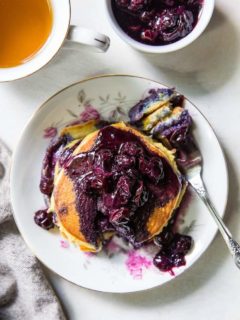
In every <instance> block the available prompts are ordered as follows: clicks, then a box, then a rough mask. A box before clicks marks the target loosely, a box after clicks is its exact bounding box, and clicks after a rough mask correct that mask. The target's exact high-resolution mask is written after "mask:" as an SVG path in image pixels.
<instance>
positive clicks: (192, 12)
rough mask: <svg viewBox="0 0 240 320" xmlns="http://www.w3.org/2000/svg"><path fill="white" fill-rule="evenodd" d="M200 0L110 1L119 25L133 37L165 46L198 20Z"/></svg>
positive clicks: (200, 6) (183, 33)
mask: <svg viewBox="0 0 240 320" xmlns="http://www.w3.org/2000/svg"><path fill="white" fill-rule="evenodd" d="M202 4H203V0H112V8H113V13H114V15H115V17H116V20H117V22H118V23H119V25H120V26H121V28H122V29H123V30H124V31H125V32H126V33H127V34H128V35H129V36H130V37H132V38H133V39H135V40H137V41H139V42H142V43H146V44H150V45H165V44H169V43H173V42H176V41H178V40H180V39H182V38H184V37H185V36H187V35H188V34H189V33H190V32H191V31H192V30H193V28H194V27H195V25H196V24H197V22H198V18H199V15H200V11H201V8H202Z"/></svg>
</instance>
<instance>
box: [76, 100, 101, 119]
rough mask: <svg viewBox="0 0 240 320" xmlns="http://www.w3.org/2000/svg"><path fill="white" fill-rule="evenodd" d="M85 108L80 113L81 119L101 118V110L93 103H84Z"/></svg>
mask: <svg viewBox="0 0 240 320" xmlns="http://www.w3.org/2000/svg"><path fill="white" fill-rule="evenodd" d="M84 108H85V110H84V111H83V112H82V113H81V114H80V121H83V122H86V121H89V120H98V119H99V118H100V114H99V112H98V111H97V110H96V109H95V108H94V107H93V106H92V105H91V104H86V105H84Z"/></svg>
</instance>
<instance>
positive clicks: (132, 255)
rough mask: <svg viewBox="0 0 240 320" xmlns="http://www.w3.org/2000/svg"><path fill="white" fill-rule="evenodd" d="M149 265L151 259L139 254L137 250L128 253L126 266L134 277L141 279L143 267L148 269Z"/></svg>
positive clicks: (150, 264)
mask: <svg viewBox="0 0 240 320" xmlns="http://www.w3.org/2000/svg"><path fill="white" fill-rule="evenodd" d="M151 266H152V261H151V260H149V259H148V258H146V257H144V256H142V255H140V254H139V253H138V252H137V251H135V250H133V251H130V252H129V253H128V257H127V260H126V267H127V269H128V271H129V273H130V275H131V276H132V277H133V278H134V279H136V280H141V279H142V276H143V271H144V269H149V268H150V267H151Z"/></svg>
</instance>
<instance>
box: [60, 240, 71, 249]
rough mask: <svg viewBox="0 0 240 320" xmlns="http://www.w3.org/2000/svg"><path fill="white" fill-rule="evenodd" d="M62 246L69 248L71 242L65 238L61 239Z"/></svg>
mask: <svg viewBox="0 0 240 320" xmlns="http://www.w3.org/2000/svg"><path fill="white" fill-rule="evenodd" d="M60 246H61V247H62V248H64V249H67V248H69V243H68V242H67V241H65V240H60Z"/></svg>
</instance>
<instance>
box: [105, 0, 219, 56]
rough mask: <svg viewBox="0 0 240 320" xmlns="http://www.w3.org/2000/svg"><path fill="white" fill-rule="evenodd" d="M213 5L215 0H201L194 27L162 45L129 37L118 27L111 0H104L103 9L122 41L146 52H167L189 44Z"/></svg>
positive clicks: (207, 18)
mask: <svg viewBox="0 0 240 320" xmlns="http://www.w3.org/2000/svg"><path fill="white" fill-rule="evenodd" d="M214 6H215V0H204V1H203V7H202V9H201V12H200V15H199V20H198V22H197V24H196V26H195V27H194V29H193V30H192V31H191V32H190V33H189V34H188V35H187V36H186V37H184V38H182V39H180V40H178V41H176V42H173V43H171V44H166V45H162V46H153V45H149V44H144V43H141V42H139V41H136V40H134V39H133V38H131V37H130V36H129V35H128V34H127V33H125V31H123V29H122V28H121V27H120V25H119V24H118V22H117V20H116V18H115V16H114V13H113V10H112V5H111V0H105V10H106V12H107V15H108V19H109V21H110V24H111V26H112V28H113V29H114V31H115V32H116V33H117V35H118V36H119V37H120V38H121V39H122V40H123V41H124V42H126V43H128V44H129V45H131V46H132V47H134V48H135V49H137V50H139V51H143V52H146V53H168V52H173V51H177V50H179V49H182V48H184V47H186V46H188V45H189V44H191V43H192V42H193V41H194V40H196V39H197V38H198V37H199V36H200V35H201V34H202V33H203V31H204V30H205V29H206V27H207V25H208V24H209V22H210V19H211V17H212V14H213V10H214Z"/></svg>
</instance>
